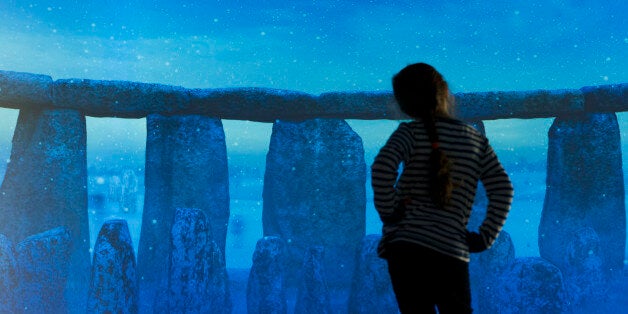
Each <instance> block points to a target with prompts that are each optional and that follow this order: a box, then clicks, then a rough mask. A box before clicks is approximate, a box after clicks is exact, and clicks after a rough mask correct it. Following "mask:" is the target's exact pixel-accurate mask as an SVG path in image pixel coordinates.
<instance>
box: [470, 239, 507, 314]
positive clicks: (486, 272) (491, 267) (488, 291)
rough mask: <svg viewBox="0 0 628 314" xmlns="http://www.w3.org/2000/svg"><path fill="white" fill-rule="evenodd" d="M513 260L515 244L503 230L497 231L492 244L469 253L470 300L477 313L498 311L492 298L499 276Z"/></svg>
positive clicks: (496, 290) (494, 295)
mask: <svg viewBox="0 0 628 314" xmlns="http://www.w3.org/2000/svg"><path fill="white" fill-rule="evenodd" d="M514 261H515V246H514V244H513V243H512V239H511V238H510V234H508V232H506V231H505V230H502V231H501V232H500V233H499V236H498V237H497V239H496V240H495V243H494V244H493V246H492V247H491V248H490V249H488V250H486V251H484V252H482V253H479V254H472V255H471V262H470V263H469V273H470V279H471V291H472V293H473V295H472V298H471V300H472V301H473V302H474V304H473V308H474V309H476V310H477V311H478V312H479V313H499V308H498V307H497V306H496V304H495V302H494V300H495V298H496V294H497V293H499V290H498V289H497V285H498V284H499V278H500V277H501V276H502V274H503V273H504V272H505V271H506V270H507V269H508V268H509V267H510V265H511V264H512V263H513V262H514Z"/></svg>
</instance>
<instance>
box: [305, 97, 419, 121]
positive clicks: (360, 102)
mask: <svg viewBox="0 0 628 314" xmlns="http://www.w3.org/2000/svg"><path fill="white" fill-rule="evenodd" d="M318 103H319V106H320V108H321V109H323V110H324V111H323V112H320V113H318V114H315V115H310V116H309V117H310V118H311V119H313V118H346V119H365V120H369V119H388V120H400V119H408V116H407V115H405V114H404V113H403V112H401V110H399V105H397V102H396V101H395V98H394V97H393V94H392V93H391V92H333V93H324V94H321V95H320V96H319V97H318Z"/></svg>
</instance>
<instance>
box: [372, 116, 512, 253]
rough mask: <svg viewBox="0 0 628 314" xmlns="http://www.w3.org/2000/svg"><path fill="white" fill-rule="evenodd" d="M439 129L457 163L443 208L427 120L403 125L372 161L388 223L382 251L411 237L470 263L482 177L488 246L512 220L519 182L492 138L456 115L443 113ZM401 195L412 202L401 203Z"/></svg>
mask: <svg viewBox="0 0 628 314" xmlns="http://www.w3.org/2000/svg"><path fill="white" fill-rule="evenodd" d="M436 128H437V132H438V138H439V147H440V148H441V149H442V150H443V151H444V152H445V154H446V155H447V157H448V158H449V159H450V160H451V161H452V163H453V167H452V178H453V180H454V185H455V187H454V190H453V192H452V199H451V202H450V203H449V204H448V205H447V206H446V207H445V208H437V206H436V205H435V204H434V203H433V202H432V200H431V198H430V196H429V177H428V174H429V156H430V152H431V150H432V148H431V143H430V141H429V139H428V135H427V132H426V130H425V126H424V124H423V122H422V121H421V120H417V121H412V122H404V123H401V124H399V127H398V128H397V130H395V131H394V132H393V134H392V135H391V136H390V138H389V139H388V141H387V142H386V144H385V145H384V147H382V148H381V149H380V151H379V153H378V155H377V156H376V157H375V161H374V162H373V165H372V166H371V174H372V178H371V182H372V187H373V193H374V203H375V208H376V209H377V212H378V213H379V216H380V218H381V220H382V221H383V222H384V226H383V237H382V244H383V245H380V246H379V251H378V253H379V254H380V256H382V255H384V254H385V247H386V246H385V244H386V243H388V242H394V241H407V242H412V243H416V244H419V245H423V246H425V247H428V248H431V249H433V250H436V251H438V252H441V253H443V254H446V255H449V256H452V257H455V258H458V259H460V260H463V261H467V262H468V261H469V247H468V244H467V240H466V237H467V223H468V221H469V216H470V215H471V208H472V205H473V200H474V198H475V193H476V189H477V185H478V181H482V184H483V185H484V188H485V190H486V193H487V197H488V207H487V214H486V218H485V219H484V221H483V223H482V225H481V226H480V228H479V230H478V231H477V232H479V233H480V235H481V237H482V239H483V240H484V241H483V242H484V246H485V247H486V248H489V247H490V246H491V245H492V244H493V243H494V241H495V239H496V238H497V236H498V235H499V232H500V231H501V229H502V228H503V226H504V223H505V222H506V217H507V216H508V212H509V210H510V204H511V203H512V198H513V187H512V183H511V182H510V179H509V177H508V174H507V173H506V171H505V170H504V168H503V166H502V164H501V163H500V162H499V159H498V158H497V156H496V155H495V152H494V151H493V148H492V147H491V145H490V144H489V142H488V139H487V138H486V137H485V136H484V135H482V134H481V133H480V132H478V131H477V130H476V129H475V128H473V127H471V126H470V125H467V124H465V123H463V122H461V121H458V120H454V119H446V118H438V119H437V120H436ZM400 169H403V171H402V173H401V176H399V171H400ZM400 200H410V201H409V203H408V201H404V203H407V204H406V205H405V206H404V207H401V206H398V204H400V202H401V201H400Z"/></svg>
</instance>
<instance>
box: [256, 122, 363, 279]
mask: <svg viewBox="0 0 628 314" xmlns="http://www.w3.org/2000/svg"><path fill="white" fill-rule="evenodd" d="M365 184H366V164H365V162H364V148H363V146H362V140H361V139H360V137H359V136H358V135H357V134H356V133H355V132H354V131H353V130H352V129H351V127H350V126H349V125H348V124H347V123H346V122H345V121H343V120H326V119H315V120H307V121H304V122H285V121H277V122H275V124H274V125H273V133H272V137H271V140H270V148H269V152H268V155H267V157H266V173H265V176H264V190H263V198H264V211H263V215H262V218H263V225H264V235H266V236H271V235H275V236H279V237H281V238H282V239H284V240H285V241H286V243H287V272H288V273H287V274H288V278H289V281H290V282H291V283H295V280H298V279H297V278H299V277H298V272H299V270H300V268H301V266H302V262H303V258H304V257H305V253H306V250H307V248H308V247H312V246H317V245H320V246H323V247H324V248H325V258H324V261H323V264H324V267H325V269H327V271H328V275H329V276H328V278H329V279H330V281H329V283H330V285H332V286H336V285H341V286H343V287H346V288H348V287H349V285H350V283H351V272H352V270H353V269H354V267H355V250H356V249H357V248H358V246H359V245H360V241H361V239H362V237H363V236H364V233H365V219H366V218H365V216H366V214H365V208H366V187H365Z"/></svg>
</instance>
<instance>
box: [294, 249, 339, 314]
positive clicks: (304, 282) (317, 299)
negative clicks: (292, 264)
mask: <svg viewBox="0 0 628 314" xmlns="http://www.w3.org/2000/svg"><path fill="white" fill-rule="evenodd" d="M324 255H325V249H324V248H323V247H321V246H316V247H311V248H309V249H308V250H307V253H306V254H305V259H304V261H303V268H302V277H301V284H300V285H299V292H298V295H297V301H296V305H295V307H294V313H295V314H306V313H311V314H314V313H317V314H318V313H320V314H330V313H332V310H331V298H330V294H329V288H328V287H327V273H326V272H325V266H324V265H323V256H324Z"/></svg>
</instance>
